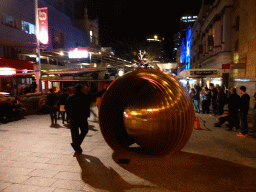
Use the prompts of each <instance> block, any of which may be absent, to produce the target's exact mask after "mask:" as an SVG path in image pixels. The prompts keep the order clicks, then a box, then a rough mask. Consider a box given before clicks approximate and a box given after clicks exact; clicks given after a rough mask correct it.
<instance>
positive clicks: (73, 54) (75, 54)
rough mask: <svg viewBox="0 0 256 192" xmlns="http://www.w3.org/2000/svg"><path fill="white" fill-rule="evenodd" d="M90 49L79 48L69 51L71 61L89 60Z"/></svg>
mask: <svg viewBox="0 0 256 192" xmlns="http://www.w3.org/2000/svg"><path fill="white" fill-rule="evenodd" d="M88 55H89V54H88V47H79V48H73V49H69V50H68V57H69V58H70V59H80V58H88Z"/></svg>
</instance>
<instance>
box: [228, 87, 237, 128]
mask: <svg viewBox="0 0 256 192" xmlns="http://www.w3.org/2000/svg"><path fill="white" fill-rule="evenodd" d="M239 103H240V97H239V95H237V93H236V88H231V89H230V95H229V98H228V113H229V129H228V130H227V131H232V129H233V127H235V128H236V129H240V120H239V115H238V109H239Z"/></svg>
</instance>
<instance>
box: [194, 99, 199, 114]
mask: <svg viewBox="0 0 256 192" xmlns="http://www.w3.org/2000/svg"><path fill="white" fill-rule="evenodd" d="M194 105H195V108H196V111H197V112H200V108H199V101H198V100H194Z"/></svg>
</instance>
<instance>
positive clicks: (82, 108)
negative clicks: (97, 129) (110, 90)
mask: <svg viewBox="0 0 256 192" xmlns="http://www.w3.org/2000/svg"><path fill="white" fill-rule="evenodd" d="M105 91H106V90H105V89H104V90H102V91H99V92H96V93H87V94H84V93H83V92H80V91H79V92H76V93H75V94H74V95H71V96H69V97H68V100H67V102H66V104H65V111H66V112H67V114H68V115H69V117H70V118H71V119H72V120H77V121H81V120H83V121H84V119H85V118H87V117H90V105H91V102H92V101H93V100H95V99H96V98H97V97H100V96H102V95H103V93H104V92H105Z"/></svg>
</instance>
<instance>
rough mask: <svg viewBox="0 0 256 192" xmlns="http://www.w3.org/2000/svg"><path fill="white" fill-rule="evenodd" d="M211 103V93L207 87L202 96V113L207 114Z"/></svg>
mask: <svg viewBox="0 0 256 192" xmlns="http://www.w3.org/2000/svg"><path fill="white" fill-rule="evenodd" d="M210 103H211V93H210V91H209V89H208V88H207V87H205V88H204V93H203V94H202V109H203V113H205V112H206V113H207V114H209V112H210V108H209V107H210Z"/></svg>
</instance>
